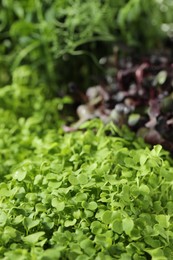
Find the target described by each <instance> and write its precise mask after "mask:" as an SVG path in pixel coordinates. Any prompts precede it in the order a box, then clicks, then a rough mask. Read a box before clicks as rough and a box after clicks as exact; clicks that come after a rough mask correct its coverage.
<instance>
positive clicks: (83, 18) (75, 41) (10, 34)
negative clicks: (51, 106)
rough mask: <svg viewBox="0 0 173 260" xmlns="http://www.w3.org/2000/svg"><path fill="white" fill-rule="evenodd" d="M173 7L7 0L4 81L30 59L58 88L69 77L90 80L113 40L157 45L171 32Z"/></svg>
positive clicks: (166, 3)
mask: <svg viewBox="0 0 173 260" xmlns="http://www.w3.org/2000/svg"><path fill="white" fill-rule="evenodd" d="M172 10H173V4H172V1H170V0H150V1H144V0H116V1H115V0H97V1H93V0H87V1H82V0H73V1H72V0H55V1H53V0H43V1H41V0H21V1H13V0H2V1H1V3H0V32H1V34H0V43H1V44H0V85H1V86H3V85H6V84H7V83H9V82H11V80H12V79H11V75H12V71H13V70H14V69H16V68H17V67H18V66H19V65H25V64H27V65H29V66H30V67H31V68H32V70H33V71H34V72H36V73H37V80H36V82H35V84H36V85H37V84H38V83H44V84H45V85H47V87H48V89H51V90H53V91H54V93H55V92H56V93H57V92H58V91H59V89H60V85H62V86H63V84H64V85H65V84H66V83H67V82H69V81H70V80H77V79H78V80H79V79H82V81H81V82H83V83H84V81H85V83H84V84H86V85H87V84H88V83H89V82H88V81H89V80H90V75H92V74H97V72H98V70H99V69H100V68H99V65H98V62H97V60H98V58H99V57H101V55H105V54H107V53H108V52H111V46H112V45H113V44H115V43H117V42H118V43H119V44H121V43H124V44H127V45H130V46H134V47H138V49H142V50H143V49H145V48H146V49H147V48H152V47H156V46H158V45H159V42H160V41H161V39H162V37H164V36H165V35H167V34H169V33H171V22H172ZM79 75H80V77H79ZM84 79H85V80H84Z"/></svg>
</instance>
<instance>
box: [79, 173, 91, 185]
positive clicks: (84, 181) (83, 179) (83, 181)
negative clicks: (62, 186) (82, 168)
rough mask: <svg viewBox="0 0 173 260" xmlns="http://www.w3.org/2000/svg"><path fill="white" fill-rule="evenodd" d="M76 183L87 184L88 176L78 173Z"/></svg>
mask: <svg viewBox="0 0 173 260" xmlns="http://www.w3.org/2000/svg"><path fill="white" fill-rule="evenodd" d="M77 180H78V183H79V184H81V185H84V184H87V183H88V176H87V175H85V174H80V175H78V177H77Z"/></svg>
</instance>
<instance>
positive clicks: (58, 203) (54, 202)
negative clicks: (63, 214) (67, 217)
mask: <svg viewBox="0 0 173 260" xmlns="http://www.w3.org/2000/svg"><path fill="white" fill-rule="evenodd" d="M52 207H54V208H56V210H57V211H63V210H64V208H65V203H64V202H63V201H59V200H58V199H57V198H53V199H52Z"/></svg>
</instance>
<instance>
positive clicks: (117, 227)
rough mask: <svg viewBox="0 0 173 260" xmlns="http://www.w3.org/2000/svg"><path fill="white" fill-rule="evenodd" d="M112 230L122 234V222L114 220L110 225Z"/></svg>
mask: <svg viewBox="0 0 173 260" xmlns="http://www.w3.org/2000/svg"><path fill="white" fill-rule="evenodd" d="M111 227H112V230H113V231H114V232H115V233H118V234H121V233H122V232H123V225H122V221H121V220H119V219H117V220H114V221H113V222H112V224H111Z"/></svg>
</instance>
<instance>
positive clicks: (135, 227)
mask: <svg viewBox="0 0 173 260" xmlns="http://www.w3.org/2000/svg"><path fill="white" fill-rule="evenodd" d="M87 124H88V128H87V129H88V130H87V131H83V130H80V131H77V132H73V133H68V134H65V135H64V136H62V135H58V134H57V133H56V131H55V130H50V131H47V133H46V134H44V135H43V136H42V137H41V138H37V140H36V139H35V137H33V136H30V138H31V140H30V149H29V147H28V149H24V147H23V146H22V147H21V148H19V146H21V144H20V143H19V146H17V144H16V149H20V153H22V151H24V154H25V156H23V160H21V158H18V157H17V156H15V155H14V154H13V155H12V159H11V160H13V163H11V164H10V165H8V167H7V166H6V163H7V159H5V161H4V162H3V164H4V169H6V174H5V176H1V184H0V200H1V213H0V235H1V244H0V255H1V259H11V258H12V257H19V258H20V259H31V258H34V259H78V260H80V259H132V258H134V259H151V258H152V257H155V259H160V258H159V257H160V256H162V259H172V246H173V225H172V216H173V210H172V208H173V207H172V206H173V203H172V200H173V197H172V181H173V175H172V172H173V166H172V161H171V160H170V159H169V160H168V158H169V157H168V154H167V153H166V152H165V151H163V150H162V149H161V147H160V146H155V147H154V148H153V149H152V150H150V149H149V148H148V147H146V148H145V145H144V144H143V142H141V141H138V140H136V139H135V138H134V135H133V134H131V133H129V136H128V137H127V136H124V133H125V132H126V134H127V133H128V131H127V130H124V133H123V131H122V132H119V130H118V129H117V128H116V127H115V126H114V125H113V124H109V125H107V126H106V127H105V126H103V125H102V123H101V121H99V120H93V121H91V123H89V122H87ZM23 128H24V126H23ZM108 130H109V131H111V132H112V134H113V135H114V136H107V132H108ZM126 137H127V138H126ZM18 138H19V137H18ZM22 138H23V136H22V135H21V139H22ZM136 147H138V148H136ZM31 151H32V152H31ZM13 153H14V152H13ZM1 174H2V172H1Z"/></svg>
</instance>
